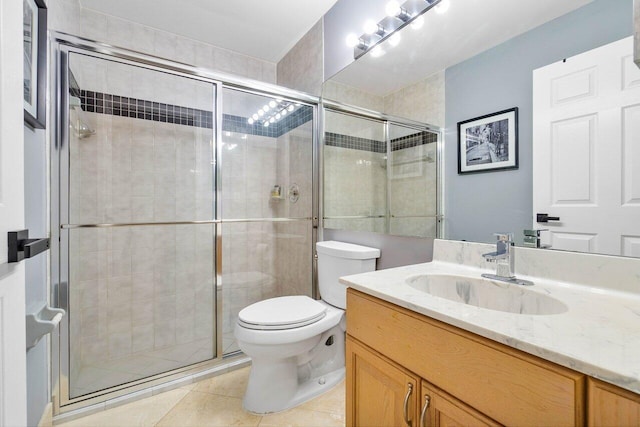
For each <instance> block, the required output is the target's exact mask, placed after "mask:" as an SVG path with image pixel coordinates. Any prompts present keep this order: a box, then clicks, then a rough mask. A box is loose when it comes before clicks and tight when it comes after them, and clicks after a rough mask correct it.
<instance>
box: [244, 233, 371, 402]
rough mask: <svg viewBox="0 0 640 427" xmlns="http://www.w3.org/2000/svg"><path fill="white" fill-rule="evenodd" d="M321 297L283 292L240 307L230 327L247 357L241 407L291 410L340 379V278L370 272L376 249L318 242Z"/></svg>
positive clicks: (343, 298)
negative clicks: (234, 324) (281, 294)
mask: <svg viewBox="0 0 640 427" xmlns="http://www.w3.org/2000/svg"><path fill="white" fill-rule="evenodd" d="M316 249H317V252H318V285H319V289H320V296H321V297H322V301H316V300H313V299H311V298H309V297H307V296H301V295H299V296H287V297H279V298H271V299H268V300H264V301H260V302H257V303H255V304H252V305H250V306H248V307H246V308H244V309H242V310H241V311H240V313H239V315H238V323H237V324H236V327H235V337H236V340H237V341H238V345H239V346H240V349H241V350H242V351H243V352H244V353H245V354H246V355H248V356H250V357H251V359H252V365H251V373H250V375H249V384H248V385H247V391H246V393H245V395H244V400H243V406H244V408H245V409H246V410H248V411H251V412H255V413H259V414H266V413H269V412H278V411H282V410H285V409H288V408H292V407H294V406H296V405H299V404H300V403H302V402H305V401H307V400H309V399H311V398H313V397H315V396H317V395H319V394H321V393H323V392H324V391H326V390H329V389H330V388H331V387H332V386H334V385H335V384H337V383H338V382H340V381H341V380H342V378H344V352H345V350H344V341H345V330H346V325H345V316H344V310H345V308H346V296H347V287H346V286H345V285H343V284H341V283H340V282H339V281H338V278H339V277H341V276H347V275H349V274H357V273H364V272H367V271H373V270H375V267H376V258H378V257H379V256H380V250H378V249H374V248H367V247H365V246H359V245H353V244H350V243H343V242H334V241H328V242H318V243H317V244H316Z"/></svg>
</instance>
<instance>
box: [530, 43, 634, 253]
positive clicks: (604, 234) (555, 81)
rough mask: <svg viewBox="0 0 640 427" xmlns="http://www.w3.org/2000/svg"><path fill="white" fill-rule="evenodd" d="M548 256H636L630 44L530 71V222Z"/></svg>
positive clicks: (592, 51) (631, 55)
mask: <svg viewBox="0 0 640 427" xmlns="http://www.w3.org/2000/svg"><path fill="white" fill-rule="evenodd" d="M538 213H545V214H548V215H549V216H552V217H559V218H560V219H559V220H558V221H550V222H548V223H537V226H536V228H539V229H542V228H548V229H549V230H550V232H549V233H542V235H543V243H545V244H550V245H551V246H552V247H553V248H555V249H566V250H575V251H581V252H593V253H604V254H613V255H626V256H636V257H640V69H638V68H637V67H636V65H635V64H634V62H633V38H632V37H629V38H626V39H622V40H619V41H617V42H614V43H611V44H608V45H605V46H603V47H600V48H597V49H593V50H591V51H589V52H586V53H583V54H580V55H577V56H574V57H571V58H567V59H566V60H564V61H561V62H558V63H555V64H551V65H548V66H546V67H543V68H539V69H537V70H535V71H534V72H533V223H534V224H536V214H538Z"/></svg>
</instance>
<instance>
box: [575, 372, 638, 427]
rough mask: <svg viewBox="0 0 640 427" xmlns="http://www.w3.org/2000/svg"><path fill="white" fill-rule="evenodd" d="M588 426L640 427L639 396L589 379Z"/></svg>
mask: <svg viewBox="0 0 640 427" xmlns="http://www.w3.org/2000/svg"><path fill="white" fill-rule="evenodd" d="M588 384H589V385H588V396H589V403H588V409H587V412H588V418H589V424H588V425H590V426H602V427H607V426H616V427H622V426H640V396H638V395H637V394H634V393H631V392H630V391H627V390H623V389H621V388H619V387H616V386H613V385H611V384H607V383H604V382H602V381H598V380H594V379H592V378H589V383H588Z"/></svg>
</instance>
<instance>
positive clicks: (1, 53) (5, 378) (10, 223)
mask: <svg viewBox="0 0 640 427" xmlns="http://www.w3.org/2000/svg"><path fill="white" fill-rule="evenodd" d="M22 64H23V60H22V2H21V1H18V0H0V426H24V425H26V423H27V410H26V407H27V404H26V400H27V392H26V382H27V380H26V353H25V293H24V292H25V283H24V262H22V263H16V264H8V263H7V232H8V231H11V230H20V229H21V228H23V227H24V172H23V163H24V162H23V160H24V159H23V157H24V154H23V152H24V146H23V145H24V144H23V142H24V125H23V112H22V111H23V110H22V108H23V102H22Z"/></svg>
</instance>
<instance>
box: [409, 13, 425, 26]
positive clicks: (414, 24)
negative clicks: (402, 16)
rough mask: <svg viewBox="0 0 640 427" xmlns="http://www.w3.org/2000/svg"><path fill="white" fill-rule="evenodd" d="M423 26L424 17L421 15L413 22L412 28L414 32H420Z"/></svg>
mask: <svg viewBox="0 0 640 427" xmlns="http://www.w3.org/2000/svg"><path fill="white" fill-rule="evenodd" d="M423 25H424V17H423V16H422V15H420V16H418V17H417V18H416V19H414V20H413V22H412V23H411V28H413V29H414V30H419V29H420V28H422V26H423Z"/></svg>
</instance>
